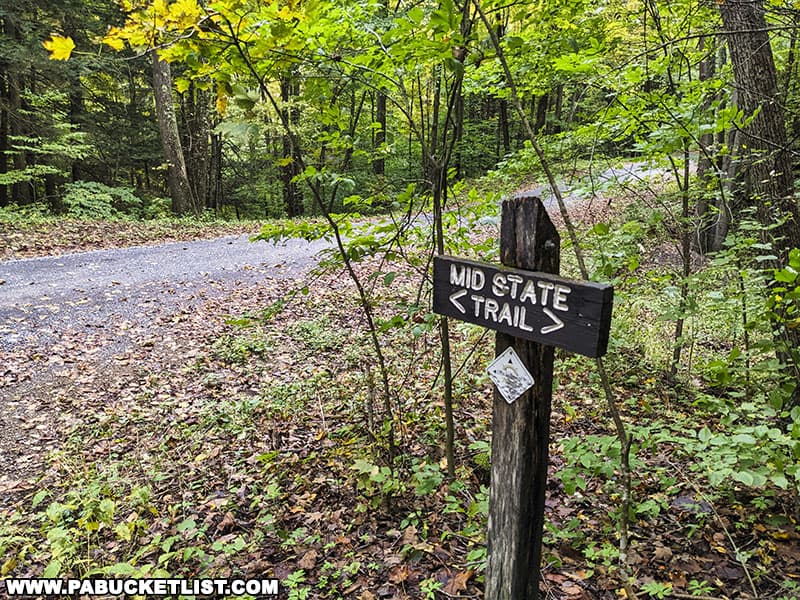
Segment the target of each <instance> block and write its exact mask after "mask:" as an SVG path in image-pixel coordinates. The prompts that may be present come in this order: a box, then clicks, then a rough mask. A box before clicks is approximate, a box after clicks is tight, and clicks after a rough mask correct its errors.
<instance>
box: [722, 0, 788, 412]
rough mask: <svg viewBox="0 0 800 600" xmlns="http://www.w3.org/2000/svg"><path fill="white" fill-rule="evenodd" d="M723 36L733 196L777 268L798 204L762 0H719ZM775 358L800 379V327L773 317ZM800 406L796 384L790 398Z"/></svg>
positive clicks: (784, 255)
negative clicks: (738, 120) (732, 101)
mask: <svg viewBox="0 0 800 600" xmlns="http://www.w3.org/2000/svg"><path fill="white" fill-rule="evenodd" d="M718 6H719V11H720V15H721V16H722V23H723V26H724V27H725V30H726V35H727V38H728V50H729V52H730V59H731V65H732V67H733V76H734V79H735V81H736V98H737V105H738V106H739V108H741V109H742V111H743V112H744V114H745V115H746V116H747V117H750V121H749V122H748V124H747V125H746V126H745V127H744V128H742V129H741V131H738V132H737V133H738V137H739V141H738V143H737V145H736V147H735V160H736V161H738V162H737V163H736V177H735V188H734V197H735V198H737V199H738V200H739V201H740V202H741V205H742V206H752V205H755V208H756V215H757V217H758V220H759V222H760V223H761V225H763V228H762V230H763V232H764V233H763V236H764V238H765V241H769V242H772V245H773V249H774V252H775V254H776V255H777V256H778V260H777V261H773V262H772V264H771V265H769V266H772V267H775V268H780V267H781V266H783V265H785V264H786V263H787V262H788V255H789V251H790V250H791V249H792V248H800V206H798V201H797V199H796V198H795V197H794V195H793V192H794V176H793V173H792V164H791V156H790V148H789V143H788V136H787V135H786V122H785V116H786V115H785V112H784V108H783V104H782V103H781V101H780V91H779V90H778V76H777V71H776V69H775V62H774V60H773V56H772V47H771V46H770V40H769V35H768V33H767V23H766V18H765V9H764V5H763V1H762V0H723V1H722V2H719V3H718ZM773 325H774V328H775V332H776V333H775V341H776V343H775V349H776V354H777V356H778V358H779V359H780V360H781V361H782V362H783V363H784V364H785V365H787V367H788V368H789V369H790V370H791V371H792V372H793V374H794V376H795V378H796V379H800V360H798V353H797V348H800V329H797V328H791V327H789V326H787V323H786V321H785V320H782V319H780V318H778V319H776V320H775V322H774V323H773ZM791 404H792V405H793V406H797V405H800V387H798V388H796V389H795V392H794V395H793V397H792V399H791Z"/></svg>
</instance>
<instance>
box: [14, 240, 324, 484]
mask: <svg viewBox="0 0 800 600" xmlns="http://www.w3.org/2000/svg"><path fill="white" fill-rule="evenodd" d="M324 247H325V244H324V243H323V242H315V243H308V242H305V241H302V240H289V241H287V242H285V243H283V244H279V245H273V244H271V243H267V242H254V243H253V242H250V241H249V239H248V237H247V236H237V237H226V238H220V239H215V240H203V241H192V242H179V243H170V244H164V245H160V246H147V247H134V248H125V249H114V250H102V251H94V252H82V253H76V254H68V255H63V256H57V257H45V258H33V259H24V260H14V261H7V262H0V500H2V498H3V496H4V492H12V493H13V492H14V491H20V490H19V489H17V488H19V487H20V486H28V485H30V480H31V479H32V478H35V477H36V476H37V475H38V474H40V473H41V470H42V468H43V465H42V464H41V460H42V458H43V456H44V455H45V454H46V452H47V450H48V449H52V448H55V447H57V445H58V431H56V429H57V426H56V425H55V423H56V420H57V419H56V417H57V416H58V415H59V414H61V413H66V412H73V413H78V414H79V413H80V410H81V407H80V406H77V405H75V406H70V405H71V404H73V403H75V402H78V399H77V398H73V399H72V400H70V398H71V393H70V386H71V385H74V383H75V381H80V380H81V378H85V377H89V376H91V377H97V381H94V380H93V381H92V382H91V384H90V386H91V387H94V388H96V389H101V388H102V386H103V385H106V384H108V382H109V381H112V380H113V378H114V377H115V376H116V374H115V371H114V369H115V368H117V367H118V365H119V364H125V363H126V361H125V359H124V355H125V354H126V353H129V354H135V353H136V352H137V347H138V348H141V346H142V344H145V345H148V346H153V347H158V346H159V345H160V346H167V349H166V350H167V351H166V352H164V353H154V355H157V356H159V357H163V356H164V355H167V356H168V355H169V345H170V344H171V345H172V346H175V345H179V344H180V341H179V340H177V339H176V336H175V333H174V332H175V327H174V326H173V324H174V323H176V322H178V321H180V319H181V316H182V315H183V316H186V315H191V318H192V319H202V318H203V317H202V315H203V311H202V308H203V307H204V306H205V305H206V303H208V302H225V299H226V298H227V297H228V295H229V294H231V293H233V292H234V291H236V290H240V291H241V290H248V289H254V288H255V289H257V288H259V287H261V286H265V285H267V283H268V282H273V284H274V283H275V281H276V280H281V279H295V278H299V277H301V276H302V274H303V273H305V272H306V271H307V270H308V269H309V268H310V267H311V266H312V265H314V264H315V263H316V258H315V257H316V255H317V253H318V252H319V251H320V250H322V249H323V248H324ZM273 287H274V286H273ZM236 311H237V307H236V306H231V307H230V314H236ZM189 326H191V325H189ZM195 328H197V326H196V325H195ZM130 362H135V360H132V361H130ZM87 365H92V366H91V369H89V368H88V367H87ZM144 367H145V368H146V366H144ZM90 373H91V375H90ZM84 383H86V382H84Z"/></svg>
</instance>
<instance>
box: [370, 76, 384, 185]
mask: <svg viewBox="0 0 800 600" xmlns="http://www.w3.org/2000/svg"><path fill="white" fill-rule="evenodd" d="M375 122H376V123H377V124H378V126H379V127H378V129H376V130H375V140H374V142H373V150H375V151H379V150H382V149H381V147H382V146H383V144H385V143H386V94H385V93H383V92H378V95H377V98H375ZM372 172H373V173H374V174H375V175H379V176H382V175H385V174H386V160H385V159H384V158H383V155H382V154H380V155H376V158H374V159H373V160H372Z"/></svg>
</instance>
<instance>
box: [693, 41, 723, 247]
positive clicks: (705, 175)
mask: <svg viewBox="0 0 800 600" xmlns="http://www.w3.org/2000/svg"><path fill="white" fill-rule="evenodd" d="M699 49H700V51H701V52H703V51H706V52H707V54H706V57H705V58H704V59H703V60H702V61H700V69H699V71H700V72H699V78H700V81H701V82H704V81H708V80H710V79H713V78H714V75H715V73H716V52H715V51H714V43H713V41H712V44H711V48H710V49H708V48H706V38H704V37H702V38H700V43H699ZM716 96H717V95H716V94H706V96H705V98H704V99H703V105H702V114H703V115H706V114H708V112H709V111H710V110H711V107H712V104H713V102H714V100H715V99H716ZM698 141H699V146H700V154H699V156H698V158H697V180H698V182H699V184H700V196H699V198H698V200H697V205H696V208H695V212H696V216H697V232H696V235H695V240H694V241H695V249H696V250H697V251H698V252H700V253H701V254H707V253H708V252H711V251H715V250H719V248H715V247H714V244H713V238H714V224H715V223H716V222H717V219H718V218H719V214H717V213H716V211H714V210H712V208H711V207H712V206H713V204H712V203H710V202H709V197H710V196H711V193H712V190H713V189H714V188H715V187H716V185H718V184H719V178H718V176H716V175H715V173H714V142H715V139H714V133H713V132H712V133H704V134H703V135H701V136H700V139H699V140H698Z"/></svg>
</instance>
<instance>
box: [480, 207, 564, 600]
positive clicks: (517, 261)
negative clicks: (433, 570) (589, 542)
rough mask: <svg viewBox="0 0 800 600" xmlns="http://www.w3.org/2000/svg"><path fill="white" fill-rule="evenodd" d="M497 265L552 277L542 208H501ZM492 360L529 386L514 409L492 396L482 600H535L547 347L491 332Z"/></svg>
mask: <svg viewBox="0 0 800 600" xmlns="http://www.w3.org/2000/svg"><path fill="white" fill-rule="evenodd" d="M500 259H501V261H502V263H503V264H504V265H506V266H510V267H518V268H521V269H527V270H531V271H539V272H544V273H558V270H559V260H560V239H559V236H558V232H557V231H556V228H555V227H554V226H553V223H552V222H551V221H550V217H549V216H548V215H547V211H546V210H545V208H544V205H543V204H542V201H541V200H540V199H539V198H536V197H531V196H527V197H515V198H512V199H510V200H506V201H505V202H503V214H502V222H501V226H500ZM495 340H496V341H495V347H496V355H499V354H500V353H501V352H503V351H504V350H505V349H506V348H508V347H509V346H513V347H514V350H515V351H516V352H517V354H518V355H519V357H520V358H521V359H522V361H523V363H524V364H525V366H526V367H527V369H528V371H530V373H531V375H532V376H533V379H534V385H533V387H532V388H531V389H530V390H528V391H527V392H526V393H524V394H523V395H522V396H520V397H519V398H518V399H517V400H516V401H515V402H513V403H510V404H509V403H508V402H507V401H506V400H505V399H504V398H503V397H502V396H501V395H500V394H499V393H498V392H497V390H495V393H494V411H493V421H492V471H491V488H490V494H489V531H488V563H487V575H486V598H487V599H489V600H536V598H538V595H539V571H540V563H541V558H542V532H543V528H544V500H545V489H546V484H547V463H548V456H549V448H548V446H549V440H550V403H551V399H552V393H553V351H554V349H553V347H552V346H545V345H542V344H539V343H536V342H530V341H526V340H524V339H521V338H517V337H513V336H511V335H508V334H506V333H499V332H498V333H497V336H496V338H495Z"/></svg>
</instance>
